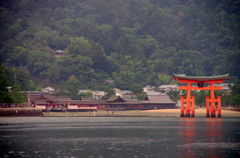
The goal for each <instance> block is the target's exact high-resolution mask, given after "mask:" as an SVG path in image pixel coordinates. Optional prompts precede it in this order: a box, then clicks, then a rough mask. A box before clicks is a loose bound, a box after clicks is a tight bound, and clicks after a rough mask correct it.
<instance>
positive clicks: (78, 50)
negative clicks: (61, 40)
mask: <svg viewBox="0 0 240 158" xmlns="http://www.w3.org/2000/svg"><path fill="white" fill-rule="evenodd" d="M70 39H71V44H70V45H69V47H68V52H69V53H70V54H74V55H88V53H89V52H90V49H91V45H90V43H89V41H88V40H87V39H85V38H84V37H82V36H81V37H71V38H70Z"/></svg>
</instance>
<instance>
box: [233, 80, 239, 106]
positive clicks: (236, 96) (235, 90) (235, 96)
mask: <svg viewBox="0 0 240 158" xmlns="http://www.w3.org/2000/svg"><path fill="white" fill-rule="evenodd" d="M231 104H232V105H236V106H239V105H240V85H237V84H234V85H233V87H232V88H231Z"/></svg>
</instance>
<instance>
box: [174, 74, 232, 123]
mask: <svg viewBox="0 0 240 158" xmlns="http://www.w3.org/2000/svg"><path fill="white" fill-rule="evenodd" d="M172 78H173V79H176V80H178V82H181V83H186V84H187V85H186V86H179V87H178V89H179V90H187V96H186V98H185V96H184V95H181V96H180V101H181V106H180V108H181V111H180V117H195V108H194V105H195V97H196V96H195V95H191V90H210V96H206V117H216V112H217V113H218V117H219V118H220V117H221V96H217V99H216V98H215V96H214V90H221V89H222V87H215V86H214V83H222V82H223V81H224V80H225V79H227V78H228V74H226V75H219V76H209V77H208V76H181V75H176V74H173V76H172ZM192 83H197V85H198V87H193V86H191V84H192ZM204 83H209V84H210V87H203V85H204ZM184 103H186V105H185V106H184Z"/></svg>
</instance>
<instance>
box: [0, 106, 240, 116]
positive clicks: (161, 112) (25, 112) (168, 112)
mask: <svg viewBox="0 0 240 158" xmlns="http://www.w3.org/2000/svg"><path fill="white" fill-rule="evenodd" d="M5 110H7V111H8V112H7V113H5V112H4V111H5ZM16 110H17V112H16ZM29 110H30V111H29ZM36 110H37V111H38V110H40V109H4V110H3V109H1V110H0V113H1V114H0V117H14V116H21V117H24V116H30V117H31V116H43V117H180V109H156V110H126V111H125V110H124V111H117V112H116V113H115V112H111V111H110V112H107V111H105V110H98V111H97V112H95V113H93V112H73V113H71V112H43V113H42V112H41V115H39V113H37V114H35V111H36ZM12 111H13V112H12ZM10 112H11V113H10ZM4 113H5V114H4ZM195 117H206V109H205V108H200V109H195ZM222 117H223V118H224V117H239V118H240V111H233V110H225V109H222Z"/></svg>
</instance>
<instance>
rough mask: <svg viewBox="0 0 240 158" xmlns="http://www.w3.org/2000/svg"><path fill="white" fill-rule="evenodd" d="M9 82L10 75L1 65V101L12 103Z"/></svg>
mask: <svg viewBox="0 0 240 158" xmlns="http://www.w3.org/2000/svg"><path fill="white" fill-rule="evenodd" d="M8 86H9V82H8V77H7V76H6V75H5V73H4V67H3V66H0V103H8V104H10V103H12V102H13V98H12V96H11V95H10V94H9V89H8Z"/></svg>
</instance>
